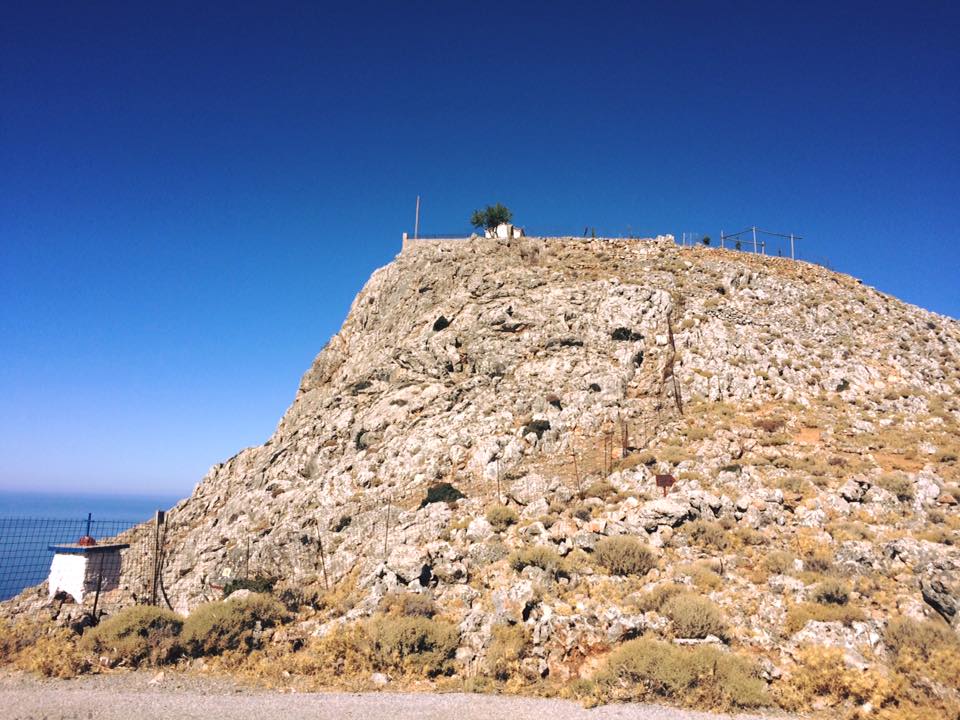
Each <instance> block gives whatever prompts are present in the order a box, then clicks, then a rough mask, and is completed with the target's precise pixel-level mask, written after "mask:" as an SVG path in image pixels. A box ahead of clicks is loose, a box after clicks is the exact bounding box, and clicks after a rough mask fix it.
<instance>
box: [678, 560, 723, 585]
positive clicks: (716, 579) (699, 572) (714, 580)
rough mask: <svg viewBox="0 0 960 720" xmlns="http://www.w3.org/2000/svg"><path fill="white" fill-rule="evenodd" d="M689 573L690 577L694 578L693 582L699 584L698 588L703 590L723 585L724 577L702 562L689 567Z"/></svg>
mask: <svg viewBox="0 0 960 720" xmlns="http://www.w3.org/2000/svg"><path fill="white" fill-rule="evenodd" d="M687 574H688V575H689V576H690V579H691V580H693V584H694V585H696V586H697V589H699V590H702V591H703V592H710V591H711V590H717V589H719V588H720V586H721V585H723V578H721V577H720V576H719V575H718V574H717V573H715V572H714V571H713V570H711V569H710V568H709V567H707V566H706V565H704V564H702V563H698V564H697V565H694V566H693V567H691V568H689V569H688V570H687Z"/></svg>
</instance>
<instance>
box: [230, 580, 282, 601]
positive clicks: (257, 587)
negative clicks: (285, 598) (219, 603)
mask: <svg viewBox="0 0 960 720" xmlns="http://www.w3.org/2000/svg"><path fill="white" fill-rule="evenodd" d="M276 583H277V581H276V578H268V577H263V576H261V575H257V576H256V577H252V578H234V579H233V580H231V581H230V582H228V583H227V584H226V585H224V587H223V596H224V597H225V598H226V597H230V595H231V594H232V593H235V592H236V591H237V590H249V591H250V592H255V593H267V594H269V593H272V592H273V586H274V585H276Z"/></svg>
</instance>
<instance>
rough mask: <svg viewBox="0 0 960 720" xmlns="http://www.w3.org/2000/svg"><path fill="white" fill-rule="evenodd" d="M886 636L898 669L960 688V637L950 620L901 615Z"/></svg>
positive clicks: (885, 640) (893, 622)
mask: <svg viewBox="0 0 960 720" xmlns="http://www.w3.org/2000/svg"><path fill="white" fill-rule="evenodd" d="M883 640H884V643H885V644H886V646H887V649H888V650H889V651H890V654H891V656H892V657H893V661H894V665H895V666H896V667H897V668H898V669H900V670H902V671H903V672H905V673H906V674H908V675H910V676H915V677H920V678H924V677H929V678H933V679H935V680H937V681H938V682H941V683H945V684H947V685H950V686H951V687H953V688H955V689H960V638H958V637H957V634H956V633H955V632H954V631H953V630H952V629H951V628H950V627H949V626H948V625H947V624H946V623H944V622H942V621H940V620H925V621H923V622H918V621H916V620H911V619H909V618H897V619H895V620H892V621H891V622H890V624H889V625H887V629H886V631H885V632H884V634H883Z"/></svg>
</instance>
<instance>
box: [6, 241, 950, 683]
mask: <svg viewBox="0 0 960 720" xmlns="http://www.w3.org/2000/svg"><path fill="white" fill-rule="evenodd" d="M958 357H960V325H958V323H957V322H956V321H955V320H951V319H948V318H944V317H941V316H937V315H935V314H932V313H928V312H925V311H923V310H921V309H919V308H914V307H911V306H908V305H905V304H903V303H901V302H899V301H896V300H894V299H893V298H890V297H888V296H886V295H884V294H882V293H880V292H878V291H876V290H873V289H871V288H868V287H865V286H863V285H862V284H860V283H859V282H858V281H857V280H855V279H854V278H851V277H848V276H844V275H840V274H837V273H833V272H831V271H828V270H826V269H825V268H822V267H818V266H815V265H811V264H808V263H802V262H793V261H789V260H786V259H781V258H767V257H760V256H755V255H750V254H746V253H740V252H734V251H725V250H716V249H711V248H696V249H689V248H679V247H677V246H676V245H674V244H673V242H672V240H670V239H669V238H660V239H656V240H645V241H622V240H618V241H613V240H581V239H573V238H566V239H535V238H523V239H514V240H503V241H498V240H484V239H473V240H470V241H460V242H455V241H451V242H438V243H433V244H429V243H422V244H417V245H412V246H411V247H410V248H409V249H408V250H406V251H404V252H403V253H402V254H401V255H400V256H399V257H397V258H396V259H395V260H394V261H393V262H392V263H391V264H390V265H388V266H387V267H384V268H381V269H380V270H377V271H376V272H375V273H374V274H373V276H372V277H371V278H370V280H369V282H368V283H367V284H366V286H365V287H364V288H363V290H362V291H361V292H360V293H359V294H358V296H357V298H356V300H355V301H354V303H353V305H352V307H351V309H350V313H349V315H348V317H347V318H346V320H345V322H344V324H343V327H342V328H341V330H340V332H338V333H337V334H336V335H335V336H334V337H333V338H331V339H330V341H329V342H328V343H327V345H326V347H324V349H323V350H322V352H320V354H319V355H318V356H317V358H316V359H315V361H314V363H313V364H312V366H311V367H310V369H309V370H308V371H307V372H306V374H305V375H304V376H303V378H302V380H301V383H300V386H299V389H298V391H297V395H296V398H295V399H294V402H293V404H292V405H291V406H290V408H289V409H288V410H287V412H286V413H285V414H284V416H283V418H282V419H281V421H280V423H279V425H278V427H277V429H276V431H275V432H274V434H273V435H272V436H271V437H270V438H269V440H267V441H266V442H265V443H264V444H263V445H261V446H259V447H255V448H249V449H246V450H244V451H242V452H240V453H238V454H237V455H235V456H234V457H232V458H230V459H228V460H226V461H224V462H222V463H220V464H217V465H215V466H214V467H213V468H212V469H211V470H210V472H209V473H208V474H207V476H206V477H204V478H203V480H202V481H201V482H200V484H199V485H198V486H197V488H196V490H195V492H194V493H193V494H192V496H191V497H189V498H187V499H185V500H184V501H182V502H181V503H179V504H178V505H177V506H176V507H175V508H173V509H172V510H171V512H170V513H169V515H168V519H169V526H168V535H167V547H168V564H167V566H166V568H165V571H164V579H165V588H164V589H165V591H166V594H167V596H168V597H169V599H170V602H171V604H172V605H173V606H174V607H175V608H176V609H178V610H181V611H184V612H188V611H189V610H190V609H191V608H193V607H195V606H196V605H197V604H198V603H200V602H203V601H204V600H207V599H212V598H216V597H219V596H220V594H221V593H222V589H223V587H224V586H225V585H226V583H227V582H229V581H230V580H231V579H234V578H237V577H241V576H244V575H249V576H253V575H262V576H269V577H271V578H277V579H280V580H281V581H282V583H285V584H286V585H287V586H293V587H294V589H296V590H297V592H300V591H301V590H302V588H304V587H309V588H321V589H322V591H323V592H333V591H334V590H336V592H338V593H340V590H341V589H343V592H342V593H340V595H338V597H340V596H341V595H342V596H344V597H346V596H349V597H350V599H351V601H350V602H349V603H346V602H344V603H342V605H343V608H344V609H343V615H342V616H341V617H337V618H330V617H324V618H323V619H322V622H321V621H320V620H317V621H316V622H317V627H316V633H318V634H322V633H325V632H329V629H330V627H331V623H333V624H336V623H340V622H345V621H348V620H350V619H356V618H360V617H364V616H366V615H369V614H370V613H372V612H374V611H375V609H376V608H377V606H378V603H379V601H380V599H381V598H382V597H383V596H384V595H385V594H387V593H390V592H395V591H398V590H399V591H404V592H416V593H427V594H430V595H431V596H432V597H433V598H434V599H435V601H436V602H437V604H438V605H439V607H440V608H441V610H442V611H443V612H444V613H445V614H446V615H447V616H448V617H450V618H451V619H452V620H455V621H456V623H457V624H458V626H459V628H460V632H461V648H460V651H459V652H458V659H459V660H460V661H461V662H462V663H464V665H465V666H467V667H475V666H479V665H478V664H479V663H482V660H483V657H484V653H485V652H486V648H487V647H488V646H489V643H490V637H491V628H492V627H493V626H494V625H496V624H504V623H506V624H517V625H523V626H525V627H526V628H528V630H529V633H530V637H531V638H532V639H533V640H532V642H533V646H534V648H533V650H532V651H531V653H530V655H529V656H528V657H526V658H525V659H524V661H523V662H524V663H525V665H524V667H525V672H527V673H528V674H531V675H535V676H542V675H543V674H551V675H553V676H555V677H558V676H567V675H569V676H572V675H575V674H576V673H577V672H578V670H577V668H578V667H580V665H581V664H587V663H589V662H590V658H591V657H592V656H594V655H595V654H597V653H600V652H603V651H605V649H609V648H610V647H611V645H612V644H614V643H616V642H620V641H622V640H624V639H629V638H630V637H634V636H636V635H638V634H641V633H643V632H647V631H650V632H669V629H670V628H671V627H672V625H671V621H670V620H669V619H668V618H667V616H666V615H665V614H664V613H661V612H659V611H658V610H656V609H655V610H647V611H641V610H640V609H639V606H638V603H639V602H640V599H639V595H638V593H639V591H638V590H636V588H634V587H633V586H630V589H627V587H626V585H624V584H623V583H621V580H622V579H620V578H616V577H611V576H609V575H607V574H606V572H605V570H604V569H603V567H602V566H600V565H598V563H597V562H596V561H595V554H596V549H597V548H598V547H599V544H600V543H601V542H603V541H604V540H605V539H606V538H610V537H614V536H620V535H629V536H633V537H636V538H638V539H640V540H641V541H643V542H644V543H646V544H647V545H649V546H651V547H653V548H655V551H654V555H653V557H654V561H655V563H656V567H654V568H653V569H652V570H650V572H649V573H648V575H647V576H645V577H643V578H641V580H642V583H641V586H642V587H643V588H646V589H652V588H655V587H658V586H660V585H664V584H671V583H675V584H679V585H681V586H682V587H687V588H691V589H693V588H696V589H697V592H700V593H701V594H705V595H709V596H710V598H711V599H712V601H713V602H715V603H716V604H717V606H718V607H719V608H720V609H721V610H722V612H723V614H724V616H725V618H726V620H727V621H728V622H729V624H730V628H731V630H730V633H729V635H730V637H729V638H727V640H728V641H736V642H740V643H743V644H747V645H753V646H754V647H755V648H756V649H757V650H758V651H763V652H771V651H773V650H776V649H777V648H780V649H782V650H783V651H784V653H785V656H789V655H790V652H792V649H793V648H795V647H798V646H799V645H802V644H805V643H809V642H814V643H818V644H828V645H834V646H836V647H842V648H844V649H845V650H848V651H850V653H855V654H856V655H857V658H858V660H857V662H860V660H863V659H864V658H867V657H868V656H869V654H870V653H871V652H873V649H875V648H876V646H877V642H878V635H877V633H878V629H880V626H881V625H882V624H883V623H882V621H883V619H884V618H886V617H891V616H893V615H894V614H895V613H897V612H901V611H902V612H904V613H906V614H909V615H910V616H923V614H924V613H926V614H928V615H929V614H931V613H932V612H934V611H935V612H936V613H938V614H940V615H942V616H943V617H944V618H945V619H947V620H949V621H951V622H953V623H956V622H957V621H956V618H957V613H958V600H957V598H958V592H957V580H956V578H957V574H956V568H957V567H960V564H958V563H960V558H958V551H957V547H958V543H957V542H956V540H958V538H957V534H956V528H957V527H958V526H960V525H958V522H957V506H956V502H955V500H954V497H955V496H957V495H958V490H957V487H956V482H957V480H958V468H957V460H956V450H957V444H958V443H957V437H958V430H957V428H958V420H960V408H958V406H957V401H956V398H957V395H958V392H960V365H958ZM665 473H669V474H671V475H673V476H674V478H675V479H676V484H675V485H674V486H673V487H671V488H670V491H669V494H668V495H667V496H666V497H663V496H662V495H661V489H660V488H658V487H656V486H655V482H654V477H655V475H657V474H665ZM498 504H505V505H507V506H508V507H510V508H511V509H512V510H513V511H514V512H515V515H516V518H515V519H516V522H513V521H511V522H509V523H507V524H506V525H505V526H504V525H499V524H497V523H495V522H491V521H488V519H487V518H486V517H485V516H486V512H487V509H488V508H489V507H490V506H492V505H498ZM138 532H140V533H144V536H146V535H145V533H146V532H147V530H146V529H142V530H140V531H137V532H134V533H132V534H131V538H130V539H131V541H134V542H135V541H136V540H137V533H138ZM530 548H541V549H543V550H544V552H545V553H547V554H546V555H545V556H544V557H547V558H550V560H549V562H546V561H544V562H542V563H541V565H546V566H547V567H539V566H536V565H535V564H534V565H531V564H527V565H526V566H523V565H524V564H523V563H514V562H513V561H512V560H511V558H512V553H515V552H516V551H518V550H521V549H530ZM551 563H552V565H551ZM708 571H709V572H708ZM816 573H821V574H823V573H832V574H833V575H835V576H839V577H840V578H841V579H843V580H844V581H850V584H851V590H852V588H853V585H854V584H856V583H861V584H862V587H861V585H857V587H861V589H863V588H871V587H873V588H876V587H882V588H883V590H882V592H875V593H874V594H873V595H872V596H870V597H868V596H866V595H861V594H857V592H859V591H857V592H854V594H853V595H852V596H851V597H852V599H851V603H860V604H861V605H864V607H866V606H867V605H868V604H869V603H886V605H880V604H875V605H873V606H870V614H871V617H872V618H879V620H875V619H874V620H870V621H869V622H867V621H864V622H863V623H861V624H855V625H852V626H850V625H849V624H848V625H844V624H843V623H840V622H818V621H812V622H811V623H809V624H807V626H806V627H804V628H803V629H802V630H801V631H800V632H799V633H798V634H797V637H795V638H793V639H792V640H791V639H790V638H786V637H782V625H783V622H784V617H785V614H786V613H787V612H788V611H789V609H790V608H792V607H794V606H796V605H799V604H801V603H803V602H805V601H806V599H807V598H809V597H810V596H811V592H812V590H813V588H814V586H815V584H816V579H815V578H812V577H811V576H812V575H815V574H816ZM714 577H716V578H717V579H716V580H714V579H713V578H714ZM854 581H856V583H855V582H854ZM125 589H126V591H127V592H128V593H129V594H131V595H138V594H139V595H140V597H142V594H143V592H144V586H143V577H142V576H139V575H136V574H132V573H131V574H128V575H127V576H126V577H125ZM347 590H350V592H349V593H348V592H347ZM864 592H866V591H864ZM17 602H24V599H23V598H21V599H20V601H17ZM924 603H926V606H925V605H924ZM338 607H340V606H339V605H338ZM864 616H865V617H866V615H864ZM695 640H702V638H700V639H695ZM770 672H771V673H773V670H771V671H770Z"/></svg>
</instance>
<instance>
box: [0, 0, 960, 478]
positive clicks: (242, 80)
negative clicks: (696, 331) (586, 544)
mask: <svg viewBox="0 0 960 720" xmlns="http://www.w3.org/2000/svg"><path fill="white" fill-rule="evenodd" d="M838 5H839V6H841V7H837V6H838ZM958 37H960V11H958V9H957V6H956V4H955V3H948V2H943V3H930V2H918V3H898V4H896V5H895V6H894V5H893V4H891V5H890V6H889V7H887V6H886V4H884V3H874V2H871V3H849V2H844V3H832V2H831V3H789V4H787V3H770V2H763V3H728V2H703V3H694V2H663V3H615V4H606V3H593V2H589V3H588V2H576V3H569V4H567V3H563V2H550V3H546V2H543V3H505V4H502V5H499V4H496V3H490V2H486V3H469V4H468V3H454V2H443V3H441V2H436V3H384V4H383V5H379V4H367V3H357V2H350V3H337V4H332V5H330V6H325V5H324V4H323V3H319V2H302V3H290V2H270V3H259V4H251V3H244V2H230V3H218V2H208V3H196V2H190V3H186V2H184V3H180V2H163V3H146V4H145V3H128V2H124V3H119V2H118V3H105V2H91V3H75V2H63V3H56V4H47V3H44V2H29V3H13V4H9V5H8V6H7V7H6V9H5V11H4V17H3V22H2V26H0V38H2V44H0V103H2V109H0V186H2V192H0V489H2V488H6V489H33V488H37V489H39V488H46V489H58V488H61V489H62V488H70V489H84V490H114V491H125V492H131V493H144V492H162V493H170V492H174V493H176V492H182V493H186V492H188V491H189V490H190V489H191V488H192V486H193V484H194V483H195V482H196V481H198V480H199V479H200V477H201V476H202V475H203V473H204V472H205V471H206V470H207V468H208V467H209V466H210V465H212V464H213V463H216V462H219V461H221V460H223V459H225V458H227V457H229V456H230V455H232V454H233V453H235V452H236V451H237V450H239V449H240V448H242V447H245V446H249V445H254V444H258V443H260V442H262V441H263V440H265V439H266V438H267V437H268V436H269V435H270V433H271V432H272V431H273V429H274V427H275V425H276V422H277V420H278V419H279V417H280V416H281V414H282V413H283V411H284V410H285V409H286V407H287V406H288V405H289V403H290V402H291V401H292V399H293V397H294V393H295V390H296V387H297V383H298V381H299V378H300V375H301V374H302V373H303V372H304V371H305V370H306V369H307V367H308V366H309V364H310V362H311V360H312V359H313V357H314V355H315V354H316V353H317V352H318V351H319V350H320V349H321V348H322V347H323V345H324V343H325V342H326V340H327V339H328V338H329V337H330V335H331V334H332V333H334V332H336V330H337V329H338V327H339V325H340V323H341V322H342V320H343V318H344V316H345V314H346V311H347V309H348V306H349V303H350V301H351V300H352V298H353V297H354V295H355V293H356V292H357V291H358V290H359V288H360V287H361V285H362V284H363V282H364V281H365V280H366V278H367V277H368V276H369V274H370V272H371V271H372V270H373V269H374V268H376V267H379V266H381V265H383V264H385V263H387V262H389V261H390V260H391V258H392V257H393V256H394V255H395V253H396V252H397V251H398V249H399V242H400V233H401V231H402V230H404V229H412V228H411V226H412V223H413V206H414V198H415V196H416V195H417V194H418V193H419V194H421V195H422V196H423V198H424V201H423V203H424V205H423V223H422V228H421V230H422V231H423V232H426V233H429V232H444V231H449V230H458V229H466V228H467V223H466V219H467V217H468V216H469V213H470V211H471V210H472V209H473V208H474V207H476V206H478V205H480V204H483V203H487V202H494V201H502V202H504V203H506V204H507V205H509V206H510V207H511V208H513V210H514V211H515V215H516V219H517V221H518V222H519V223H520V224H524V225H527V226H528V227H530V228H533V229H543V230H551V231H557V230H563V231H566V232H574V233H578V232H581V231H582V229H583V228H584V227H585V226H587V225H589V226H595V227H597V228H598V229H600V230H602V231H606V232H613V231H625V230H626V229H627V228H630V229H631V230H633V231H643V232H649V233H656V232H663V233H666V232H672V233H675V234H677V235H679V233H681V232H683V231H700V232H706V233H709V234H711V235H713V236H714V237H716V236H717V234H718V232H719V230H720V229H721V228H722V229H725V230H727V231H730V230H733V229H737V228H740V227H743V226H747V225H751V224H754V223H756V224H758V225H760V226H768V227H770V228H772V229H780V230H786V231H793V232H798V233H801V234H802V235H804V236H805V237H806V238H807V240H806V241H805V242H804V244H803V246H802V248H803V250H804V252H805V253H806V255H807V256H808V257H811V256H813V257H817V258H826V259H827V260H829V262H830V264H831V265H832V266H833V267H835V268H837V269H840V270H843V271H846V272H849V273H852V274H854V275H856V276H858V277H861V278H863V279H864V280H865V282H867V283H869V284H871V285H875V286H877V287H879V288H881V289H882V290H884V291H887V292H890V293H892V294H895V295H897V296H899V297H901V298H903V299H905V300H907V301H909V302H912V303H916V304H918V305H922V306H924V307H927V308H930V309H932V310H936V311H938V312H941V313H946V314H949V315H952V316H954V317H957V316H960V260H958V258H957V253H956V250H955V246H956V244H957V239H956V236H957V235H958V233H960V202H958V197H960V192H958V191H960V162H958V158H960V119H958V118H960V112H958V111H960V42H958V39H957V38H958Z"/></svg>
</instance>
